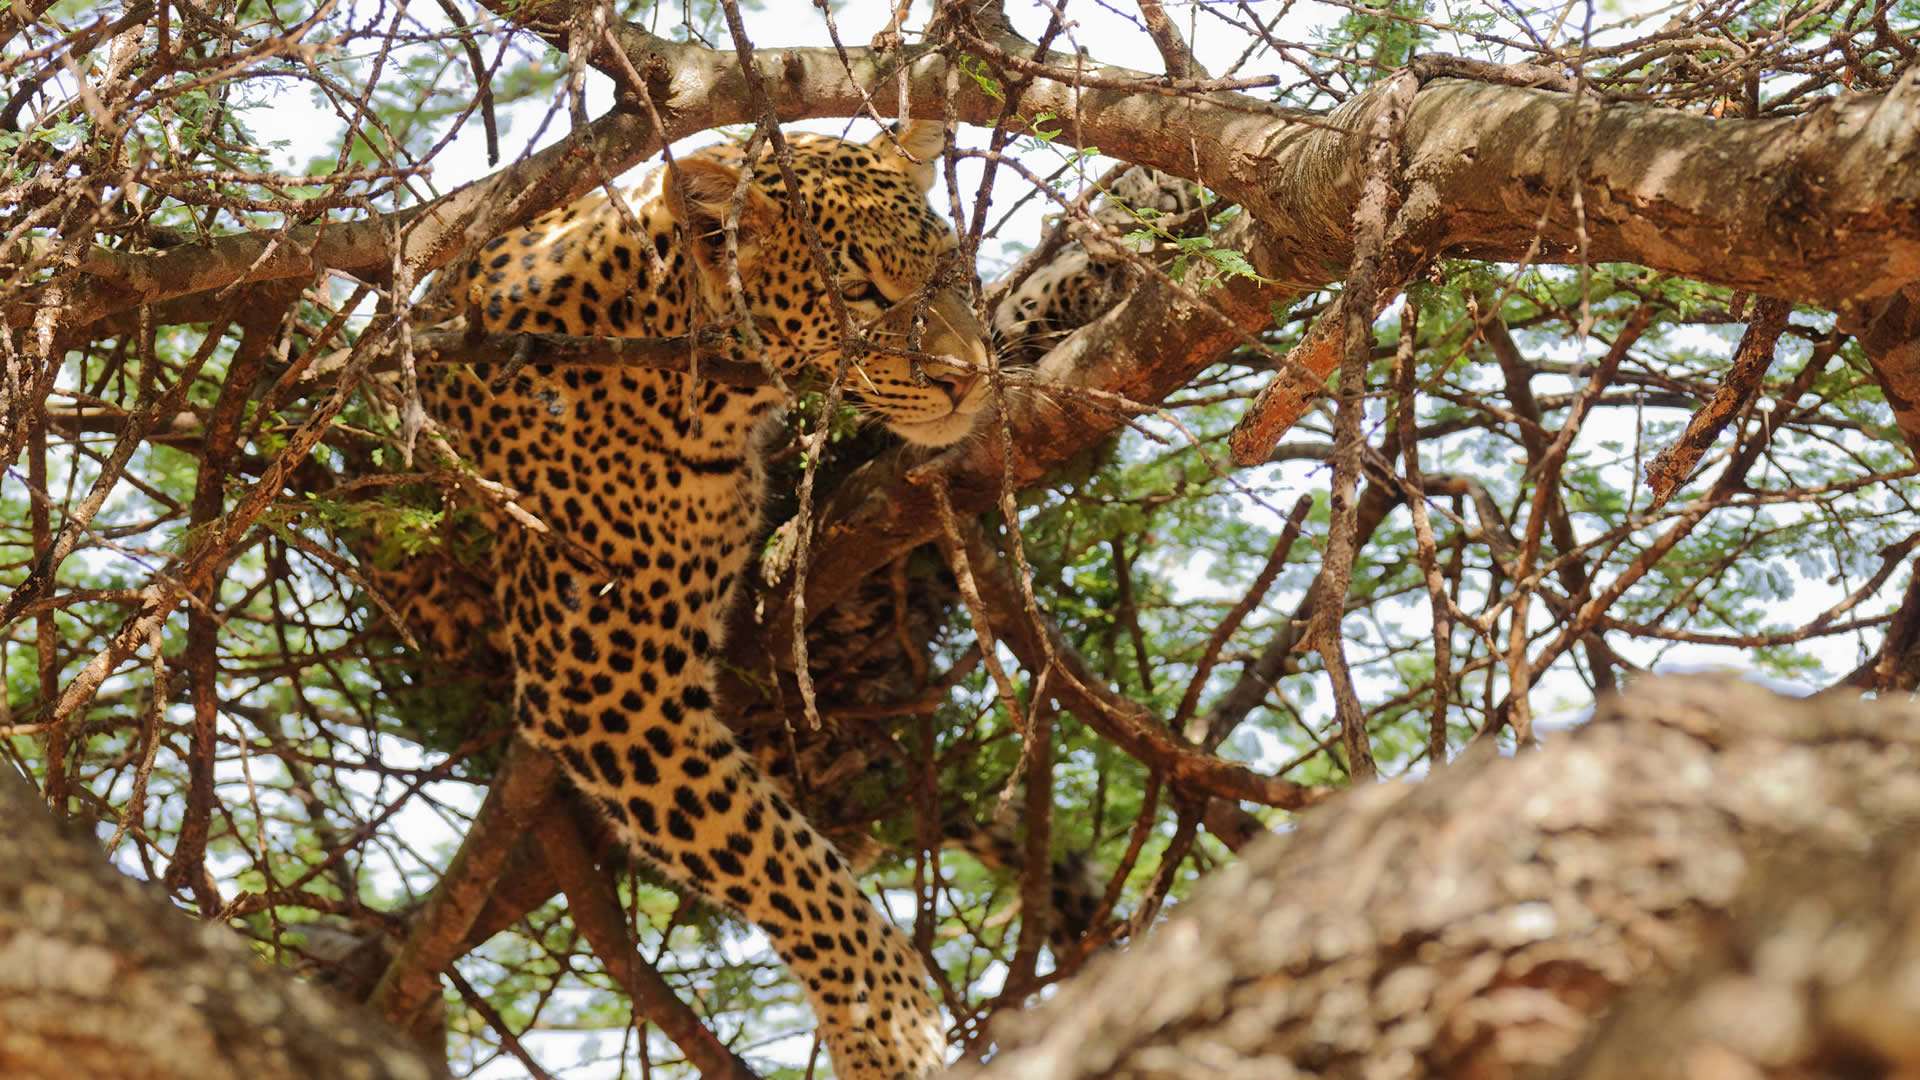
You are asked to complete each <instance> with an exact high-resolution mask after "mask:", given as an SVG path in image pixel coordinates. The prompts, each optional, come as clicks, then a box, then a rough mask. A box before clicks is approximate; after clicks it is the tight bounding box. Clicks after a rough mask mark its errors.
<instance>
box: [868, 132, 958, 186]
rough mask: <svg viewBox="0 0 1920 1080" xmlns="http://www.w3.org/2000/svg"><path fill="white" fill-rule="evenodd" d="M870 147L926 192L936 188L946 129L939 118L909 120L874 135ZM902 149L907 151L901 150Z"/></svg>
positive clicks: (944, 147)
mask: <svg viewBox="0 0 1920 1080" xmlns="http://www.w3.org/2000/svg"><path fill="white" fill-rule="evenodd" d="M867 146H868V147H869V148H870V149H872V150H874V151H875V152H877V153H878V154H879V155H880V160H881V161H884V162H887V163H888V164H890V165H892V166H893V167H894V168H896V169H898V170H900V171H901V172H903V173H906V174H907V176H908V177H909V178H911V179H912V180H913V184H914V186H915V187H917V188H919V189H920V191H921V193H922V194H925V193H926V192H928V191H931V190H932V189H933V179H934V167H935V166H936V165H937V164H938V163H939V161H940V151H942V150H944V149H946V147H947V128H946V125H945V124H943V123H941V122H940V121H938V120H909V121H907V122H906V124H904V125H900V124H895V125H894V127H893V129H892V130H890V131H883V132H881V133H880V134H878V135H876V136H874V137H873V138H872V139H871V140H869V141H868V142H867ZM903 150H904V151H906V153H901V151H903ZM909 155H911V156H910V157H909Z"/></svg>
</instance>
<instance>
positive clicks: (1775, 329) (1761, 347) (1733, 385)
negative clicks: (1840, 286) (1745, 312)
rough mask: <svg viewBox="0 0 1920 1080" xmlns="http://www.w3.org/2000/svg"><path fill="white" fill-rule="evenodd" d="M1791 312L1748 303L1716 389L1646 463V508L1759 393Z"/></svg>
mask: <svg viewBox="0 0 1920 1080" xmlns="http://www.w3.org/2000/svg"><path fill="white" fill-rule="evenodd" d="M1792 311H1793V305H1792V304H1789V303H1785V302H1784V301H1780V300H1775V299H1773V298H1771V297H1761V298H1760V301H1759V302H1758V303H1757V304H1755V305H1754V311H1753V321H1752V322H1750V323H1748V324H1747V330H1746V333H1744V334H1742V335H1741V336H1740V344H1739V346H1738V347H1737V348H1735V349H1734V352H1733V363H1732V364H1731V365H1730V366H1729V367H1728V368H1727V375H1726V378H1725V380H1724V381H1722V382H1721V384H1720V388H1719V389H1718V390H1716V391H1715V392H1714V395H1713V398H1712V399H1711V400H1709V401H1708V402H1707V403H1706V404H1705V405H1702V406H1701V407H1700V409H1699V411H1698V412H1695V413H1694V414H1693V418H1692V419H1691V420H1688V421H1687V429H1686V430H1685V431H1683V432H1681V433H1680V437H1679V438H1678V439H1675V440H1674V441H1673V443H1672V445H1670V446H1667V447H1665V448H1663V449H1662V450H1661V451H1660V452H1659V453H1658V454H1655V455H1654V457H1653V460H1652V461H1649V462H1647V470H1646V480H1647V486H1648V487H1649V488H1651V489H1653V502H1652V503H1651V504H1650V505H1649V506H1648V509H1650V510H1657V509H1659V508H1660V507H1662V506H1665V505H1666V503H1667V500H1668V499H1671V498H1672V497H1673V493H1674V492H1675V491H1677V490H1679V488H1680V485H1681V484H1683V483H1685V482H1686V480H1687V477H1688V476H1689V475H1690V474H1692V472H1693V467H1694V466H1695V465H1697V464H1699V462H1700V457H1701V455H1703V454H1705V453H1706V452H1707V447H1709V446H1712V445H1713V441H1714V440H1715V439H1717V438H1719V436H1720V432H1721V431H1723V430H1725V428H1726V426H1727V425H1728V424H1729V423H1732V422H1733V418H1734V416H1735V415H1736V414H1737V413H1739V412H1741V411H1742V410H1744V409H1745V408H1746V407H1747V404H1748V403H1749V402H1751V401H1752V400H1753V397H1754V395H1755V394H1757V393H1759V391H1760V382H1761V380H1762V379H1764V378H1766V375H1767V369H1768V368H1769V367H1772V366H1773V355H1774V348H1775V346H1777V345H1778V344H1779V341H1780V334H1781V332H1782V331H1784V330H1786V328H1787V315H1788V314H1789V313H1790V312H1792Z"/></svg>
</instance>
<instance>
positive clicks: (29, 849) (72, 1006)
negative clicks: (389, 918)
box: [0, 766, 446, 1080]
mask: <svg viewBox="0 0 1920 1080" xmlns="http://www.w3.org/2000/svg"><path fill="white" fill-rule="evenodd" d="M0 820H4V821H5V822H6V823H7V826H6V828H5V829H4V830H0V1076H5V1077H7V1078H8V1080H42V1078H44V1080H74V1078H76V1077H86V1078H88V1080H135V1078H139V1080H266V1078H281V1077H313V1078H315V1080H320V1078H329V1080H331V1078H337V1077H349V1076H351V1077H364V1078H366V1080H431V1078H433V1077H438V1076H444V1075H445V1074H446V1067H445V1064H444V1063H442V1062H438V1061H433V1060H431V1059H429V1058H426V1057H423V1056H422V1055H421V1053H420V1051H419V1050H418V1049H416V1048H415V1047H413V1046H412V1045H411V1044H409V1043H408V1042H407V1041H406V1039H404V1038H403V1037H402V1036H401V1035H399V1034H398V1033H397V1032H394V1031H393V1030H391V1029H389V1028H387V1027H386V1026H385V1025H384V1024H381V1023H379V1022H378V1021H376V1020H375V1019H373V1018H372V1017H371V1016H370V1015H368V1014H366V1013H365V1012H362V1011H361V1010H358V1009H355V1008H353V1007H351V1006H348V1005H345V1004H342V1003H340V1002H338V1001H335V1000H334V999H332V998H330V997H327V996H326V995H324V994H322V993H321V992H320V991H318V990H315V989H312V988H311V987H307V986H305V985H302V984H300V983H298V982H296V981H294V980H293V979H291V978H289V977H288V976H286V975H284V974H282V973H280V972H276V971H271V970H268V969H266V967H265V966H264V965H262V964H261V963H259V962H258V960H257V959H256V958H255V957H254V956H252V954H250V953H249V952H248V950H247V947H246V945H245V944H244V943H242V942H241V940H240V938H239V937H238V936H237V935H236V934H234V933H233V932H232V931H231V930H229V929H227V927H225V926H223V925H221V924H219V923H217V922H208V923H200V924H198V925H196V924H195V923H193V922H192V921H191V920H190V919H188V918H187V917H186V916H185V915H184V914H182V913H181V912H180V911H179V910H177V909H175V908H174V907H173V906H172V905H170V904H168V903H167V902H166V900H165V899H164V898H163V897H162V896H160V894H159V893H158V892H157V891H156V890H155V889H154V888H153V887H152V886H150V885H147V884H144V883H142V882H137V881H134V880H133V879H131V878H128V877H126V876H125V875H123V874H121V873H120V872H119V871H117V870H115V869H113V867H111V866H109V865H108V864H107V861H106V860H105V859H104V858H102V857H101V854H100V851H99V848H98V846H97V845H96V844H95V843H94V841H93V839H92V837H91V836H89V835H88V834H87V833H86V832H84V831H82V830H79V829H75V828H72V827H68V826H61V825H56V824H55V823H54V821H53V818H52V816H51V815H50V814H48V813H47V809H46V805H45V803H44V802H43V801H42V800H41V798H40V796H39V793H38V792H36V791H35V790H34V787H33V785H32V784H30V783H28V782H27V781H26V780H25V779H24V778H22V777H21V776H20V775H19V774H18V773H16V772H15V771H14V770H13V768H12V767H11V766H8V767H5V768H0Z"/></svg>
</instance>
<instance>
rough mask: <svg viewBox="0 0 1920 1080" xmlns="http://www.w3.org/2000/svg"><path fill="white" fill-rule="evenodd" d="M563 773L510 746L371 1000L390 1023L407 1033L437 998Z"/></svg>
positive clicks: (522, 746) (517, 744) (535, 753)
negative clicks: (448, 969) (444, 974)
mask: <svg viewBox="0 0 1920 1080" xmlns="http://www.w3.org/2000/svg"><path fill="white" fill-rule="evenodd" d="M558 775H559V768H558V766H556V765H555V764H554V761H553V759H552V758H551V757H548V756H547V755H546V754H545V753H544V752H542V751H540V750H536V749H534V748H533V747H531V746H529V745H527V744H526V743H525V742H523V741H521V740H519V739H514V740H513V741H512V742H511V743H510V744H509V746H508V748H507V756H506V759H505V760H504V761H503V762H502V763H501V765H500V771H499V772H498V773H496V774H495V775H494V778H493V786H492V787H491V788H489V789H487V797H486V800H485V801H484V802H482V803H481V804H480V811H479V813H477V814H476V815H474V819H473V827H472V828H470V829H468V830H467V835H466V837H465V838H464V839H463V840H462V841H461V842H460V850H459V851H458V852H456V853H455V854H454V856H453V861H452V862H450V863H449V864H448V865H447V870H446V873H445V874H443V875H442V876H441V878H440V883H439V884H438V885H436V886H435V887H434V890H433V895H432V896H430V897H428V899H427V904H426V907H425V908H424V909H422V911H421V913H420V916H419V918H418V920H417V921H416V922H415V923H414V925H413V929H412V931H411V932H410V933H409V934H408V935H407V940H406V943H405V944H404V945H402V946H401V948H400V954H399V955H398V956H395V957H394V958H393V963H392V964H390V965H389V966H388V967H387V972H386V974H385V975H382V976H381V977H380V984H379V985H378V986H376V987H375V988H374V991H373V996H372V997H371V998H370V999H369V1001H368V1004H369V1005H371V1006H372V1007H373V1009H374V1011H375V1012H378V1013H379V1014H380V1015H381V1016H383V1017H385V1018H386V1019H387V1022H388V1023H390V1024H393V1025H394V1026H396V1027H399V1028H401V1029H403V1030H404V1029H407V1028H410V1027H411V1026H412V1025H413V1022H414V1020H415V1019H416V1018H417V1017H418V1016H419V1014H420V1012H421V1010H422V1009H424V1008H426V1006H427V1003H428V1002H429V1001H431V1000H433V999H435V998H437V997H438V995H439V993H440V973H441V972H442V971H443V970H445V969H446V967H447V966H448V965H449V964H451V963H453V961H454V960H456V959H458V958H459V956H460V950H461V948H462V946H463V943H464V942H465V941H466V939H467V932H468V930H469V928H471V927H472V925H473V923H474V921H475V919H476V918H478V917H479V915H480V912H481V910H482V909H483V908H484V907H485V905H486V903H487V899H488V897H489V896H490V895H491V893H492V892H493V889H494V886H495V884H496V883H497V882H498V881H499V880H500V876H501V873H502V872H503V871H504V869H505V867H506V864H507V859H508V856H509V855H510V854H511V853H512V852H513V850H514V841H515V840H516V839H517V838H518V837H519V836H520V835H521V834H522V833H524V832H525V831H526V829H527V826H528V825H529V824H530V823H531V822H533V821H534V820H535V819H536V818H537V817H538V816H539V814H540V813H541V811H542V808H543V807H544V806H546V804H547V803H548V802H549V801H550V800H553V799H557V798H559V797H560V796H559V791H558V788H557V787H556V785H555V780H556V778H557V776H558Z"/></svg>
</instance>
